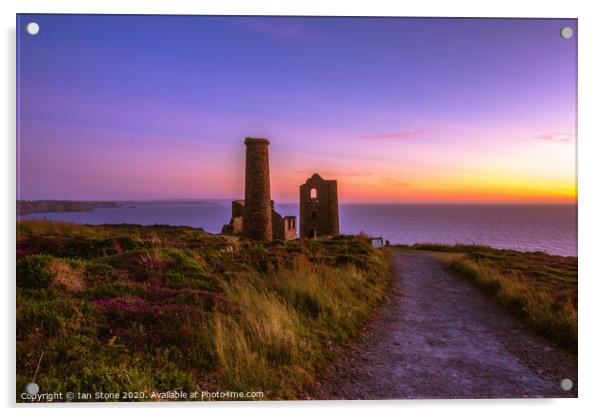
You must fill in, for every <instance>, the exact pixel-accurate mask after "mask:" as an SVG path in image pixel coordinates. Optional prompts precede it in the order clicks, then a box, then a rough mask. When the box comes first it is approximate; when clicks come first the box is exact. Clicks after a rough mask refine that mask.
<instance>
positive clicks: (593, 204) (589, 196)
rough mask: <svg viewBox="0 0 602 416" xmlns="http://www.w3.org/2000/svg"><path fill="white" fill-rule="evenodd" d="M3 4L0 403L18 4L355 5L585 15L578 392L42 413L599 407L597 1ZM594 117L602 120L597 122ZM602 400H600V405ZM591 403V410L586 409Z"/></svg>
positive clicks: (123, 8)
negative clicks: (568, 395) (546, 396)
mask: <svg viewBox="0 0 602 416" xmlns="http://www.w3.org/2000/svg"><path fill="white" fill-rule="evenodd" d="M0 7H1V8H2V12H3V13H2V14H1V15H0V16H1V17H0V19H1V21H2V26H3V27H2V29H3V31H2V34H3V41H2V47H3V54H2V58H3V59H2V62H3V64H2V65H0V67H1V68H0V70H1V71H2V77H1V78H0V80H1V82H2V88H0V91H2V92H3V95H4V97H3V99H2V100H1V102H0V106H1V107H2V111H1V112H0V115H1V117H2V123H1V125H2V126H3V128H4V135H3V140H2V149H1V151H0V154H1V155H2V156H1V157H2V163H1V165H2V169H1V175H2V181H1V182H0V183H1V184H2V195H3V197H4V198H3V204H2V208H1V211H2V215H1V217H0V218H1V219H2V228H0V230H2V239H1V240H0V241H1V242H0V244H1V245H0V253H1V255H2V260H1V262H0V264H2V265H3V266H4V267H3V270H4V273H3V274H2V282H3V287H2V289H3V290H2V296H3V302H2V311H3V317H4V322H3V325H2V331H1V336H2V341H1V342H0V348H1V349H2V353H1V355H0V357H1V359H2V361H3V363H2V364H3V365H2V367H1V368H2V369H3V371H2V373H3V377H2V379H1V381H0V383H1V384H0V397H2V402H3V403H2V404H3V406H6V407H12V408H10V409H9V412H10V413H12V412H13V411H15V410H16V409H15V408H14V406H13V405H12V403H13V402H14V397H15V395H14V391H15V387H14V348H15V347H14V305H15V304H14V267H15V260H14V253H15V251H14V249H15V225H14V218H15V68H14V65H15V56H14V55H15V13H119V14H237V15H261V14H270V15H337V16H340V15H353V16H450V17H451V16H456V17H457V16H467V17H569V18H578V19H579V138H578V143H579V148H578V157H579V188H580V189H579V190H580V191H579V275H580V281H581V284H580V288H579V289H580V290H579V311H580V320H579V329H580V333H579V337H580V339H579V341H580V342H579V345H580V348H579V363H580V365H579V396H580V398H579V399H566V400H495V401H492V400H482V401H475V400H473V401H467V400H459V401H458V400H457V401H449V400H444V401H389V402H313V403H306V402H286V403H283V402H270V403H267V404H261V403H244V404H240V403H217V404H209V405H207V404H201V405H188V404H175V405H171V406H169V407H168V408H167V407H165V406H164V405H157V404H154V405H153V404H150V405H143V406H138V407H136V406H135V405H134V406H132V405H128V406H125V407H117V406H110V407H107V406H96V407H94V408H87V407H86V408H85V409H84V408H82V407H81V406H77V407H75V406H71V407H67V408H65V407H64V406H62V407H44V408H38V410H39V411H40V413H43V414H80V413H84V412H85V413H86V414H88V413H89V414H102V415H106V414H108V413H109V412H110V413H111V414H112V413H114V412H117V413H122V412H123V413H126V412H127V413H128V414H138V413H144V414H147V415H151V414H165V413H170V414H171V413H173V412H174V411H175V410H176V409H177V412H178V413H183V412H185V413H191V414H199V413H207V412H211V413H227V414H237V413H240V412H241V411H245V413H247V412H248V413H250V414H262V415H263V414H265V413H272V414H275V413H279V414H280V413H283V412H286V413H287V414H303V415H305V414H307V413H308V412H311V413H314V412H318V413H327V412H328V413H332V412H341V411H344V412H345V413H351V414H365V413H366V412H368V411H370V410H371V409H372V408H374V410H376V411H378V412H379V413H380V412H382V413H391V414H399V413H400V412H416V411H421V412H422V411H424V412H426V413H428V414H440V413H449V414H452V415H453V414H459V415H468V414H483V413H484V412H486V413H487V414H490V415H497V414H500V415H504V416H507V415H508V413H510V412H512V413H514V412H517V411H518V412H522V411H528V412H530V413H542V414H543V413H545V414H546V415H554V414H559V415H566V414H568V413H575V412H588V411H591V410H592V409H594V408H595V407H596V404H597V403H596V399H597V396H598V391H597V390H598V387H599V386H600V385H601V383H600V382H599V379H600V377H599V375H600V370H601V366H600V362H601V358H600V356H601V355H602V348H601V347H602V345H601V342H600V340H601V338H600V329H599V328H600V324H599V321H598V323H597V324H596V319H597V318H599V317H602V313H601V310H600V306H599V305H600V304H601V303H602V302H600V300H599V299H600V296H601V294H602V285H601V283H600V281H601V279H602V276H601V273H600V268H601V267H600V260H599V258H600V247H599V246H600V239H601V238H602V233H601V231H602V230H601V227H600V222H601V221H600V214H599V213H600V212H602V203H601V198H600V189H601V188H602V187H601V185H600V182H599V181H602V172H601V171H600V166H601V165H602V163H600V160H599V159H600V158H601V157H602V151H601V150H602V149H601V147H602V146H601V144H600V143H601V140H602V134H601V129H600V122H599V120H600V118H601V116H600V109H601V108H602V106H601V105H600V98H599V97H601V96H602V90H601V88H600V86H601V81H600V74H602V65H601V59H600V52H599V51H600V50H602V47H601V45H600V44H599V42H600V40H601V39H602V36H601V33H602V22H601V19H600V17H599V14H597V13H596V10H595V2H593V1H587V2H586V1H583V2H576V1H570V0H566V1H556V0H551V1H546V2H528V1H525V0H505V1H498V2H496V3H495V4H494V3H493V2H485V1H474V0H454V1H449V0H448V1H445V0H439V1H435V0H426V1H425V0H422V1H412V2H393V1H384V0H370V1H357V2H353V1H350V0H347V1H334V0H318V1H314V0H305V1H301V0H294V1H293V0H291V1H282V0H280V1H276V0H264V1H258V0H221V1H202V0H197V1H194V0H163V1H158V0H84V1H82V0H52V1H48V0H21V1H12V0H3V1H2V2H0ZM596 121H598V123H596ZM597 407H598V408H599V407H600V406H599V405H598V406H597ZM18 411H19V413H20V414H28V413H31V412H35V411H36V410H35V408H33V409H32V408H31V407H25V409H23V407H22V408H21V409H19V410H18ZM588 413H589V412H588Z"/></svg>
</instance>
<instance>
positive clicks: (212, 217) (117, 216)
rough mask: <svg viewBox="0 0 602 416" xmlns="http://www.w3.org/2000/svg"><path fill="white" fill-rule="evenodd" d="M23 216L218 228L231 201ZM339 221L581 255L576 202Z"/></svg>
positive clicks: (436, 209) (430, 238)
mask: <svg viewBox="0 0 602 416" xmlns="http://www.w3.org/2000/svg"><path fill="white" fill-rule="evenodd" d="M132 206H135V207H132ZM276 210H277V211H278V212H280V213H281V214H282V215H297V216H298V215H299V210H298V205H297V204H276ZM23 218H47V219H50V220H60V221H72V222H78V223H87V224H120V223H135V224H143V225H152V224H171V225H189V226H193V227H202V228H204V229H205V230H206V231H209V232H212V233H217V232H220V230H221V227H222V225H223V224H225V223H227V222H228V221H229V219H230V202H228V201H203V202H199V201H195V202H134V203H131V204H126V205H124V206H123V207H120V208H97V209H95V210H93V211H88V212H62V213H48V214H30V215H26V216H23ZM340 225H341V232H342V233H345V234H353V233H359V232H361V231H363V232H366V233H368V234H370V235H373V236H377V237H383V238H384V239H386V240H389V241H390V242H391V243H392V244H395V243H403V244H413V243H418V242H431V243H451V244H453V243H456V242H457V243H478V244H487V245H490V246H493V247H498V248H511V249H517V250H524V251H536V250H540V251H546V252H548V253H551V254H560V255H565V256H576V255H577V207H576V206H573V205H422V204H343V205H341V207H340Z"/></svg>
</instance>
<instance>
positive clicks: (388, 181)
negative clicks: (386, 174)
mask: <svg viewBox="0 0 602 416" xmlns="http://www.w3.org/2000/svg"><path fill="white" fill-rule="evenodd" d="M380 184H381V185H387V186H398V187H403V188H405V187H408V186H412V184H410V183H409V182H405V181H400V180H399V179H395V178H382V179H381V180H380Z"/></svg>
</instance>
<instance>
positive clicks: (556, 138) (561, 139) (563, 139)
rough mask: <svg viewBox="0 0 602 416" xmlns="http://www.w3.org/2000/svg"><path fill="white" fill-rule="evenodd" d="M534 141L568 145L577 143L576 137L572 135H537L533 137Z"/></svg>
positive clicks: (548, 133)
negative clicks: (568, 143)
mask: <svg viewBox="0 0 602 416" xmlns="http://www.w3.org/2000/svg"><path fill="white" fill-rule="evenodd" d="M533 139H536V140H546V141H549V142H557V143H567V142H573V141H575V136H574V135H572V134H565V133H553V132H547V133H540V134H537V135H535V136H533Z"/></svg>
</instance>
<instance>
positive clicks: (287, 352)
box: [16, 14, 578, 403]
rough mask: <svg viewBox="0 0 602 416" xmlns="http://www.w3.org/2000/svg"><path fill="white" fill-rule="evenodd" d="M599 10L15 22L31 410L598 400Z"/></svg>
mask: <svg viewBox="0 0 602 416" xmlns="http://www.w3.org/2000/svg"><path fill="white" fill-rule="evenodd" d="M576 69H577V20H576V19H532V18H529V19H526V18H525V19H497V18H496V19H492V18H481V19H479V18H404V17H399V18H393V17H380V18H379V17H300V16H299V17H295V16H289V17H286V16H280V17H268V16H264V17H261V16H247V17H243V16H167V15H163V16H161V15H153V16H150V15H60V14H55V15H53V14H39V15H36V14H21V15H17V201H16V203H17V218H16V221H17V249H16V256H17V276H16V307H17V308H16V320H17V322H16V329H17V334H16V341H17V344H16V392H17V397H16V400H17V401H18V402H32V401H33V402H42V403H44V402H49V401H59V402H92V401H166V400H167V401H183V400H191V401H204V400H228V401H239V400H281V399H286V400H305V399H318V400H339V399H446V398H483V399H486V398H490V399H492V398H522V397H533V398H535V397H576V396H577V387H578V379H577V182H576V121H577V110H576V94H577V90H576V88H577V72H576Z"/></svg>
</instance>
